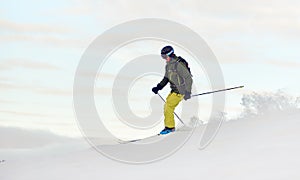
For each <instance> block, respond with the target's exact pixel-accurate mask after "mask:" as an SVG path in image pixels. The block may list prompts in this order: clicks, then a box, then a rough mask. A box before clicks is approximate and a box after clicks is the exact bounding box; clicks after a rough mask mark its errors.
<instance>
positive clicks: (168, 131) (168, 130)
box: [159, 127, 175, 135]
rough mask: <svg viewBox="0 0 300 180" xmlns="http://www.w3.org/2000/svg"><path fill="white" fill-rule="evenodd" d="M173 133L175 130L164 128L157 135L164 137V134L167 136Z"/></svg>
mask: <svg viewBox="0 0 300 180" xmlns="http://www.w3.org/2000/svg"><path fill="white" fill-rule="evenodd" d="M174 131H175V128H168V127H165V129H163V130H162V131H161V132H160V133H159V134H160V135H165V134H169V133H171V132H174Z"/></svg>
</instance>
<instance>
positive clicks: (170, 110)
mask: <svg viewBox="0 0 300 180" xmlns="http://www.w3.org/2000/svg"><path fill="white" fill-rule="evenodd" d="M182 99H183V95H181V94H177V93H170V94H169V95H168V97H167V100H166V103H165V106H164V115H165V120H164V122H165V127H168V128H174V127H175V121H174V110H175V108H176V106H177V105H178V104H179V102H180V101H181V100H182Z"/></svg>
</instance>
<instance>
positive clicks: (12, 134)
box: [0, 126, 74, 149]
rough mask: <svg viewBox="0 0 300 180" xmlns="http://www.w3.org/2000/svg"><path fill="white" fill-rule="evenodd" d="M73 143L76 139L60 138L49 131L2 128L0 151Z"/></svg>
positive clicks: (0, 129) (0, 131) (0, 130)
mask: <svg viewBox="0 0 300 180" xmlns="http://www.w3.org/2000/svg"><path fill="white" fill-rule="evenodd" d="M72 141H74V139H71V138H67V137H63V136H58V135H55V134H53V133H51V132H48V131H42V130H28V129H21V128H16V127H4V126H0V142H1V143H0V149H11V148H17V149H18V148H26V149H27V148H38V147H43V146H46V145H51V144H57V143H68V142H72Z"/></svg>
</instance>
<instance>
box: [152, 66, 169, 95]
mask: <svg viewBox="0 0 300 180" xmlns="http://www.w3.org/2000/svg"><path fill="white" fill-rule="evenodd" d="M168 82H169V79H168V77H167V71H166V72H165V76H164V78H163V79H162V80H161V81H160V83H158V84H157V86H156V87H154V88H152V91H153V92H154V93H155V94H157V92H158V91H159V90H162V89H163V88H164V87H165V86H166V85H167V84H168Z"/></svg>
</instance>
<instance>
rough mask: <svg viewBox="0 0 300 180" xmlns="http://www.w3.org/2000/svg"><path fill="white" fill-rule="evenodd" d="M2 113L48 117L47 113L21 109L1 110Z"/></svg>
mask: <svg viewBox="0 0 300 180" xmlns="http://www.w3.org/2000/svg"><path fill="white" fill-rule="evenodd" d="M0 113H5V114H12V115H18V116H31V117H32V116H34V117H48V116H47V115H44V114H39V113H30V112H20V111H9V110H0Z"/></svg>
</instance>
